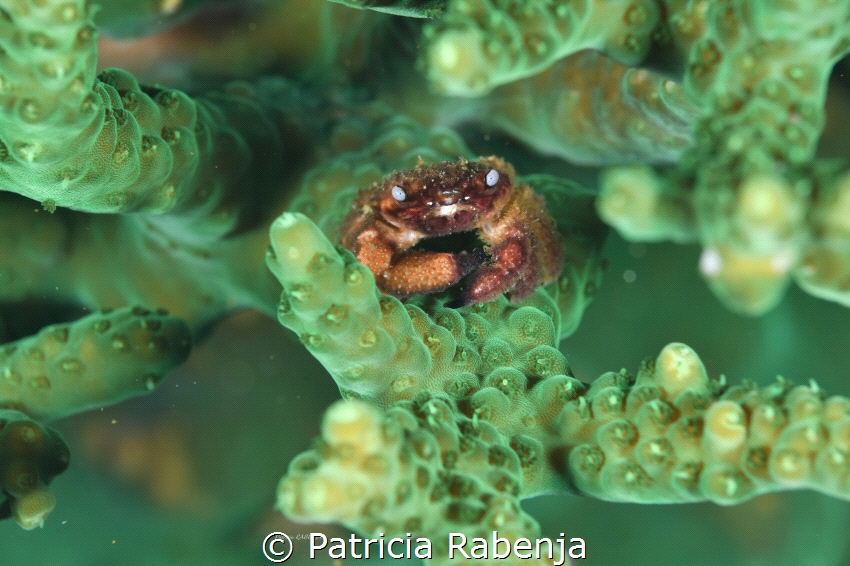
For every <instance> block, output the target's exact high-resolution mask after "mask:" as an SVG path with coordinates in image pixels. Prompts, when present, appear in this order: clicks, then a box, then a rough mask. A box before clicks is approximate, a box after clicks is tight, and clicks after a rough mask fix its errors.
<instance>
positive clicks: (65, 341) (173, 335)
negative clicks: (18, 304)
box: [0, 307, 191, 419]
mask: <svg viewBox="0 0 850 566" xmlns="http://www.w3.org/2000/svg"><path fill="white" fill-rule="evenodd" d="M190 348H191V337H190V334H189V329H188V328H187V327H186V324H185V323H184V322H183V321H182V320H180V319H178V318H175V317H173V316H168V315H167V313H164V312H150V311H148V310H145V309H143V308H140V307H125V308H123V309H120V310H117V311H113V312H110V313H104V314H93V315H89V316H86V317H83V318H81V319H79V320H77V321H74V322H73V323H70V324H57V325H53V326H48V327H45V328H44V329H43V330H41V332H39V333H38V334H36V335H35V336H30V337H27V338H23V339H21V340H17V341H15V342H8V343H6V344H3V345H2V346H0V406H5V407H11V408H15V409H18V410H20V411H23V412H25V413H26V414H28V415H30V416H32V417H35V418H39V419H55V418H58V417H63V416H66V415H69V414H73V413H79V412H81V411H84V410H86V409H91V408H94V407H103V406H104V405H111V404H113V403H117V402H119V401H122V400H124V399H127V398H129V397H135V396H138V395H144V394H147V393H150V392H151V391H153V390H154V388H156V386H157V385H158V384H159V383H160V382H161V381H162V379H163V378H164V377H165V376H166V375H168V373H169V372H170V371H171V370H172V369H173V368H175V367H176V366H178V365H180V364H181V363H183V362H184V361H185V360H186V358H187V357H188V355H189V350H190Z"/></svg>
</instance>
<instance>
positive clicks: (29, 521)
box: [0, 409, 70, 530]
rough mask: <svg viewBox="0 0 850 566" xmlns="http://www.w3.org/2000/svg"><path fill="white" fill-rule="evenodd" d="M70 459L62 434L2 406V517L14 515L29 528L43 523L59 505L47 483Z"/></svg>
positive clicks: (0, 478) (0, 442)
mask: <svg viewBox="0 0 850 566" xmlns="http://www.w3.org/2000/svg"><path fill="white" fill-rule="evenodd" d="M69 461H70V453H69V452H68V446H67V445H66V444H65V441H64V440H62V437H61V436H59V433H57V432H56V431H55V430H53V429H51V428H47V427H45V426H42V425H39V424H38V423H36V422H35V421H33V420H32V419H30V418H29V417H27V416H26V415H24V414H23V413H19V412H18V411H10V410H7V409H0V519H3V518H6V517H9V516H13V517H14V518H15V521H17V522H18V524H19V525H21V526H22V527H23V528H25V529H27V530H29V529H34V528H35V527H40V526H42V525H43V524H44V518H45V517H46V516H47V514H48V513H50V512H51V511H52V510H53V507H54V506H55V505H56V498H55V497H54V495H53V494H52V493H51V492H50V490H49V489H47V484H49V483H50V482H51V480H52V479H53V477H54V476H56V475H58V474H61V473H62V472H64V471H65V469H66V468H67V467H68V462H69Z"/></svg>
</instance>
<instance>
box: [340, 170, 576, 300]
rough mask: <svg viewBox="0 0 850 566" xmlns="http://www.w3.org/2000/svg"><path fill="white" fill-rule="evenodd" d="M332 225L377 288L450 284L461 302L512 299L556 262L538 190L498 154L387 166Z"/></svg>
mask: <svg viewBox="0 0 850 566" xmlns="http://www.w3.org/2000/svg"><path fill="white" fill-rule="evenodd" d="M340 234H341V236H340V243H341V245H342V246H344V247H346V248H348V249H349V250H351V251H352V252H354V254H355V255H356V256H357V259H358V260H359V261H360V262H361V263H363V264H364V265H366V266H367V267H369V269H371V270H372V272H373V273H374V274H375V279H376V282H377V285H378V288H379V289H380V290H381V291H382V292H383V293H385V294H388V295H394V296H396V297H399V298H404V297H410V296H415V295H426V294H432V293H438V292H441V291H445V290H447V289H449V288H450V287H453V286H456V285H457V291H458V292H459V296H458V297H457V304H460V305H467V304H475V303H483V302H486V301H490V300H493V299H495V298H496V297H498V296H499V295H501V294H503V293H506V294H507V296H508V298H509V299H510V300H511V301H512V302H519V301H521V300H522V299H524V298H525V297H527V296H528V295H530V294H531V293H532V292H533V291H534V289H535V288H537V287H538V286H539V285H542V284H546V283H550V282H552V281H554V280H555V279H556V278H557V277H558V274H559V273H560V271H561V268H562V266H563V262H564V249H563V242H562V239H561V235H560V234H559V233H558V231H557V229H556V228H555V221H554V220H553V218H552V216H551V215H550V214H549V212H548V210H547V209H546V203H545V202H544V200H543V197H541V196H540V195H538V194H536V193H535V192H534V191H533V190H532V188H531V187H529V186H528V185H526V184H524V183H521V182H517V181H516V173H515V171H514V168H513V166H511V165H510V164H509V163H507V162H505V161H504V160H502V159H500V158H497V157H486V158H485V157H482V158H480V160H479V161H477V162H475V161H469V160H467V159H464V158H461V159H459V160H458V161H441V162H438V163H433V164H425V163H422V162H420V163H419V164H418V165H417V166H416V167H415V168H414V169H411V170H408V171H401V172H399V171H396V172H394V173H392V174H391V175H389V176H387V177H386V178H384V179H383V180H382V181H379V182H376V183H373V184H372V186H370V187H368V188H364V189H361V190H360V191H359V192H358V193H357V196H356V197H355V199H354V203H353V204H352V206H351V210H350V211H349V213H348V215H347V216H346V217H345V219H344V221H343V225H342V230H341V233H340ZM458 284H459V285H458Z"/></svg>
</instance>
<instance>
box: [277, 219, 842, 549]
mask: <svg viewBox="0 0 850 566" xmlns="http://www.w3.org/2000/svg"><path fill="white" fill-rule="evenodd" d="M271 238H272V248H271V252H270V255H269V257H268V261H269V266H270V268H271V269H272V270H273V271H274V273H275V275H276V276H277V277H278V278H279V279H280V280H281V283H282V284H283V286H284V291H283V295H282V298H281V305H280V310H279V318H280V321H281V322H282V323H283V324H284V325H286V326H287V327H289V328H291V329H293V330H294V331H296V332H298V333H299V334H300V337H301V340H302V342H304V344H305V345H306V346H307V347H308V348H309V349H310V350H311V351H312V352H313V354H314V355H315V356H316V357H317V358H318V359H319V360H320V361H322V363H323V364H324V365H325V367H326V368H327V369H328V370H329V372H330V373H331V375H333V376H334V378H335V379H336V381H337V383H338V385H339V386H340V390H341V391H342V394H343V397H345V398H348V399H360V400H368V401H369V402H370V403H372V404H374V405H377V406H378V407H383V408H386V412H385V413H384V416H381V414H380V413H379V412H377V411H375V410H374V409H372V408H370V407H369V406H368V405H363V404H360V403H355V402H351V403H348V404H346V403H341V404H339V405H336V406H334V407H332V408H331V409H330V410H329V411H328V413H327V414H326V416H325V421H324V425H323V437H322V444H321V445H320V446H319V447H318V448H316V449H314V450H313V451H310V452H308V453H306V454H304V455H302V456H300V457H299V458H297V459H296V460H294V461H293V463H292V465H291V467H290V472H289V474H288V475H287V476H286V477H285V478H284V480H283V481H282V482H281V486H280V491H279V501H278V504H279V506H280V507H281V509H282V510H283V511H284V512H285V513H286V514H288V515H290V516H294V517H298V518H300V519H301V520H310V521H328V520H337V521H341V522H344V523H346V524H347V525H348V526H350V527H352V528H354V529H356V530H358V531H360V532H364V533H366V534H367V536H378V533H389V534H390V535H392V536H401V535H402V534H403V533H404V532H406V531H410V532H414V533H415V534H416V536H423V537H426V538H429V539H431V540H445V539H446V534H447V533H448V532H452V529H453V528H456V527H457V525H458V524H464V523H466V524H471V525H472V532H479V531H480V532H485V531H491V530H501V529H504V530H505V531H506V532H507V533H513V534H509V535H508V536H509V538H511V537H513V538H516V537H517V536H520V535H523V536H534V533H535V532H536V527H535V526H534V525H533V522H530V521H529V518H528V517H527V516H526V515H525V514H524V513H523V512H522V511H521V510H520V507H519V500H518V498H519V497H529V496H532V495H536V494H539V493H542V492H548V491H552V490H556V491H566V492H577V493H581V494H585V495H592V496H594V497H597V498H600V499H606V500H610V501H629V502H640V503H661V502H668V503H669V502H692V501H700V500H709V501H713V502H715V503H720V504H727V505H728V504H735V503H740V502H742V501H745V500H746V499H749V498H751V497H753V496H755V495H759V494H763V493H767V492H770V491H776V490H782V489H792V488H800V487H806V488H810V489H816V490H820V491H823V492H825V493H829V494H832V495H835V496H838V497H842V498H848V497H850V492H848V478H850V475H848V474H850V459H848V457H850V437H848V435H847V431H848V430H850V399H847V398H844V397H831V398H829V399H825V398H824V395H823V393H822V392H821V391H820V389H819V388H818V387H817V386H816V385H815V384H812V385H811V386H799V387H792V386H791V384H790V383H788V382H786V381H785V380H782V379H780V380H779V381H777V383H776V384H774V385H771V386H768V387H765V388H763V389H759V388H757V387H756V386H755V385H753V384H751V383H745V384H743V385H738V386H729V385H728V384H727V383H726V382H725V378H724V379H721V380H719V381H713V382H712V381H710V380H709V379H708V376H707V374H706V371H705V367H704V366H703V364H702V362H701V360H700V359H699V357H698V356H697V355H696V353H695V352H694V351H693V350H692V349H690V348H689V347H688V346H685V345H684V344H675V343H674V344H670V345H668V346H666V347H665V348H664V349H663V350H662V351H661V353H660V354H659V355H658V357H657V359H655V360H648V361H646V362H645V363H644V365H643V366H642V367H641V368H640V371H639V372H638V373H637V375H636V376H631V375H630V374H628V373H627V372H625V370H623V371H621V372H616V373H615V372H608V373H605V374H603V375H602V376H600V377H599V378H598V379H596V380H595V381H594V382H593V383H591V384H590V385H586V384H584V383H582V382H580V381H578V380H576V379H575V378H573V377H572V376H571V372H570V370H569V367H568V365H567V362H566V359H565V358H564V356H563V355H562V354H561V353H560V352H559V351H558V350H556V349H555V348H554V347H553V345H554V344H556V337H557V336H558V335H559V332H558V328H557V326H556V325H555V324H554V321H557V317H556V316H555V315H556V313H557V310H555V309H553V308H552V304H551V302H547V301H546V300H545V299H546V294H545V291H542V290H541V291H538V293H537V295H535V297H534V298H533V299H530V301H531V302H530V303H528V302H527V303H525V304H521V305H520V306H519V307H518V308H517V307H511V306H509V305H507V304H505V303H504V302H502V303H499V302H495V303H488V304H486V305H482V306H481V307H465V308H462V309H457V310H455V309H446V308H444V307H436V308H429V310H428V311H424V310H422V309H421V308H418V307H415V306H412V305H408V306H407V307H404V306H403V305H402V304H401V303H399V302H398V301H397V300H395V299H391V298H389V297H381V296H380V294H379V293H378V290H377V287H376V286H375V283H374V278H373V277H371V276H370V274H369V272H368V271H366V270H365V268H364V267H363V266H362V265H360V264H358V263H356V262H353V261H352V260H351V257H350V255H348V254H347V252H345V251H343V252H342V253H341V254H340V253H337V252H335V251H334V250H333V248H332V246H331V244H330V242H329V241H328V240H327V239H326V238H325V237H324V236H323V235H322V234H321V232H319V231H318V229H316V228H315V226H314V225H312V224H311V223H310V222H309V220H307V219H306V218H305V217H303V216H300V215H295V214H291V213H285V214H284V215H283V216H282V217H281V218H279V219H278V220H277V221H276V222H275V223H274V224H273V225H272V229H271ZM532 305H534V306H532ZM426 308H427V307H426ZM346 345H347V346H346ZM385 368H393V371H392V372H387V370H386V369H385ZM388 485H389V486H390V489H389V490H388V489H387V486H388ZM457 528H459V527H457ZM381 536H383V535H381ZM442 550H443V551H445V550H446V549H442ZM438 555H439V556H445V552H443V553H442V554H440V553H438ZM437 563H440V562H439V561H438V562H437Z"/></svg>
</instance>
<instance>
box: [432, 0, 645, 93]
mask: <svg viewBox="0 0 850 566" xmlns="http://www.w3.org/2000/svg"><path fill="white" fill-rule="evenodd" d="M660 12H661V10H660V9H659V6H658V5H657V3H656V2H653V1H652V0H614V1H608V2H603V1H599V0H580V1H578V2H571V3H570V4H562V3H557V2H552V3H548V2H498V1H497V2H491V1H489V0H457V1H454V2H449V4H448V6H447V9H446V13H445V15H444V16H443V17H442V18H441V19H440V20H439V21H437V22H434V23H433V24H430V25H429V26H428V27H427V28H426V29H425V38H426V39H427V45H426V49H425V53H424V55H423V59H424V61H425V65H426V67H427V69H428V78H429V79H430V81H431V82H432V83H433V84H434V85H435V86H436V87H437V88H439V89H440V90H442V91H444V92H446V93H449V94H453V95H461V96H480V95H482V94H485V93H486V92H488V91H489V90H490V89H492V88H493V87H494V86H497V85H500V84H505V83H508V82H511V81H514V80H516V79H519V78H523V77H527V76H529V75H533V74H535V73H537V72H540V71H542V70H544V69H545V68H546V67H548V66H549V65H550V64H552V63H553V62H555V61H556V60H558V59H560V58H562V57H565V56H566V55H570V54H572V53H575V52H577V51H580V50H582V49H598V50H599V51H601V52H602V53H605V54H606V55H608V56H610V57H611V58H613V59H615V60H617V61H621V62H623V63H627V64H635V63H639V62H640V61H641V60H642V59H643V58H644V57H645V56H646V54H647V52H648V51H649V49H650V47H651V46H652V38H651V35H652V32H653V30H654V29H655V27H656V25H657V23H658V20H659V15H660Z"/></svg>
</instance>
